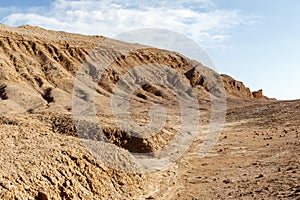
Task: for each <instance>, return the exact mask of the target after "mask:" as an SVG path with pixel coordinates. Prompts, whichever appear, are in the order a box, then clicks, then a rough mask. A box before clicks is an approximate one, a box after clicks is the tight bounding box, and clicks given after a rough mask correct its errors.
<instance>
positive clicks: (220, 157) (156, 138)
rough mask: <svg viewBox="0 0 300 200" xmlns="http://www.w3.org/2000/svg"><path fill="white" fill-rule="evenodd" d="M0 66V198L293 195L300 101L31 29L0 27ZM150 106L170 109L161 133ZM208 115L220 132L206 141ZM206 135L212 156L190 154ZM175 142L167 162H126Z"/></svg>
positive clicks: (177, 61)
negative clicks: (219, 121) (220, 124)
mask: <svg viewBox="0 0 300 200" xmlns="http://www.w3.org/2000/svg"><path fill="white" fill-rule="evenodd" d="M107 64H109V65H108V66H107V67H106V68H104V69H102V68H97V66H98V65H107ZM140 66H142V67H143V68H141V69H140V68H139V67H140ZM145 66H147V67H145ZM162 66H163V67H162ZM0 67H1V68H0V98H1V99H0V110H1V112H0V127H1V129H0V137H1V147H0V150H1V156H0V162H1V165H0V169H1V170H0V190H1V192H0V197H1V199H40V200H44V199H224V198H231V199H238V198H248V199H253V198H254V199H255V198H257V199H261V198H263V199H274V198H290V199H297V198H299V195H300V190H299V189H300V188H299V187H300V185H299V182H300V176H299V175H298V174H299V173H298V172H299V167H300V162H299V159H297V158H298V156H299V154H300V148H299V145H300V144H299V131H300V130H299V122H300V113H299V106H300V102H299V101H276V100H274V99H268V98H267V97H265V96H264V95H263V93H262V90H259V91H255V92H252V91H250V89H249V88H247V87H246V86H245V85H244V84H243V83H242V82H240V81H237V80H235V79H234V78H232V77H230V76H228V75H218V74H217V73H216V72H214V71H213V70H211V69H209V68H207V67H205V66H203V65H202V64H201V63H199V62H197V61H194V60H190V59H189V58H187V57H185V56H184V55H181V54H179V53H176V52H170V51H166V50H162V49H156V48H153V47H148V46H144V45H140V44H129V43H124V42H121V41H116V40H112V39H109V38H105V37H101V36H84V35H78V34H71V33H65V32H57V31H49V30H45V29H42V28H39V27H32V26H22V27H17V28H12V27H8V26H5V25H0ZM145 69H147V70H145ZM166 72H168V73H166ZM81 73H84V76H82V77H83V78H80V77H81ZM124 77H125V78H124ZM149 77H152V78H153V79H152V80H155V81H157V82H159V83H163V84H156V83H151V82H147V81H145V79H147V78H149ZM116 88H117V89H118V90H117V89H116ZM124 99H126V102H127V103H128V105H129V108H128V111H127V109H125V108H126V107H124V106H126V105H127V104H126V103H124V102H123V101H124ZM178 99H180V101H179V100H178ZM195 100H196V102H198V104H199V105H198V104H197V105H196V106H195V105H193V104H192V103H193V102H195ZM191 102H192V103H191ZM215 102H219V104H217V105H221V106H220V107H218V106H215ZM91 105H92V106H91ZM154 105H160V106H163V107H164V110H165V113H166V119H165V123H164V124H163V126H162V127H155V128H157V130H156V129H155V130H154V129H153V130H152V129H151V127H150V129H147V125H148V124H149V123H150V126H151V123H152V122H153V123H154V124H160V123H159V122H161V121H162V119H163V117H165V115H163V113H164V112H162V109H161V108H160V107H159V108H158V109H156V110H154V111H153V112H154V116H157V118H151V116H152V115H151V114H153V113H151V112H152V111H151V109H152V108H153V106H154ZM195 110H200V111H201V112H200V118H195V117H194V116H198V115H193V114H194V112H195ZM215 110H217V111H215ZM183 111H184V115H182V114H181V112H183ZM222 111H224V113H223V112H222ZM225 111H226V113H225ZM91 113H92V114H93V116H92V117H93V118H90V117H91ZM128 113H130V119H131V120H132V121H134V122H135V124H137V125H136V126H133V125H132V124H131V123H127V121H126V120H128V115H126V114H128ZM149 113H150V114H149ZM155 114H156V115H155ZM214 114H217V115H218V116H219V117H220V118H221V117H222V115H223V114H224V120H225V121H224V129H223V131H222V132H221V135H220V137H216V138H213V139H212V138H206V137H205V135H204V134H203V133H206V132H207V131H208V130H209V124H210V121H211V119H213V117H212V116H213V115H214ZM118 120H120V121H122V122H123V124H122V123H121V124H122V125H121V126H120V123H119V124H118ZM151 120H152V121H151ZM182 120H185V121H186V124H187V126H183V128H182V126H181V125H182V123H183V122H182ZM195 123H196V124H199V127H198V128H195V127H193V124H195ZM95 124H97V126H96V127H95ZM189 125H190V126H189ZM139 127H141V129H142V128H143V127H146V129H145V130H146V131H144V132H143V131H140V132H141V133H140V132H139V131H138V130H139ZM147 130H148V132H147ZM194 130H196V132H195V131H194ZM152 131H153V132H155V131H157V134H152ZM192 132H195V133H193V134H192ZM143 134H144V135H143ZM177 135H179V136H178V137H177ZM187 135H192V136H193V137H192V138H191V137H187ZM185 138H191V139H193V141H186V142H187V143H188V142H191V144H190V145H189V146H188V149H184V148H183V147H182V149H181V146H184V145H185V144H186V143H184V142H183V143H181V142H182V141H181V140H184V139H185ZM177 140H178V141H177ZM209 140H214V141H215V142H217V143H216V145H215V146H214V148H213V149H212V152H210V153H209V154H208V156H207V157H205V158H200V157H199V156H196V155H198V153H199V149H200V146H201V145H202V144H204V143H207V142H208V141H209ZM104 141H105V142H104ZM173 141H175V143H174V145H173V146H174V147H170V150H169V151H168V152H169V153H168V154H167V156H170V158H172V159H173V157H172V156H173V153H170V152H172V150H174V149H175V150H178V151H179V152H180V153H181V154H179V153H178V155H177V154H176V153H174V154H175V155H174V158H176V159H175V160H172V164H171V165H168V166H167V167H164V168H163V169H160V170H149V171H147V172H146V173H142V172H141V171H140V170H139V166H137V165H135V164H131V162H132V160H131V154H130V153H135V154H143V155H146V154H147V155H148V154H149V155H155V156H157V157H155V156H154V158H157V159H159V158H161V157H164V156H166V155H165V154H163V153H161V154H160V152H161V151H160V150H161V149H163V148H164V147H165V146H167V145H168V144H170V143H171V144H173V143H172V142H173ZM99 143H101V145H100V146H99ZM115 147H117V148H118V149H119V150H117V151H115V150H114V148H115ZM93 150H95V151H96V152H97V155H94V154H93V153H95V151H93ZM99 152H100V153H99ZM157 152H158V153H157ZM98 153H99V154H98ZM171 154H172V156H171ZM160 156H161V157H160ZM176 156H177V157H176ZM146 164H147V162H146ZM124 166H125V167H124ZM146 168H147V167H146ZM120 169H122V170H120ZM124 169H125V170H124ZM127 170H128V171H127Z"/></svg>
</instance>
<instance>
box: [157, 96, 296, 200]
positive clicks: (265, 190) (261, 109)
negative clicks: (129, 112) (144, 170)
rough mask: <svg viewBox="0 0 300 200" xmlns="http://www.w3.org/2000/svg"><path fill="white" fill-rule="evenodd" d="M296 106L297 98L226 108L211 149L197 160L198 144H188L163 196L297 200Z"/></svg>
mask: <svg viewBox="0 0 300 200" xmlns="http://www.w3.org/2000/svg"><path fill="white" fill-rule="evenodd" d="M299 108H300V101H291V102H275V103H267V104H265V103H263V104H260V105H257V104H255V105H250V106H246V107H239V108H232V109H229V110H228V115H227V122H226V125H225V128H224V130H223V132H222V134H221V136H220V139H219V141H218V144H217V145H216V146H215V148H214V150H213V151H212V152H211V153H210V154H209V155H208V156H207V157H205V158H202V159H201V158H199V157H198V155H197V150H198V149H199V145H194V146H192V148H191V149H190V151H189V153H188V154H187V155H186V156H185V157H183V158H182V159H181V160H180V161H178V169H177V170H176V169H174V170H176V171H177V173H178V174H177V175H178V179H177V181H176V184H173V185H174V186H171V187H170V188H169V190H168V192H167V193H168V194H167V195H165V196H167V197H168V198H169V199H300V173H299V172H300V159H299V156H300V127H299V124H300V110H299ZM236 119H238V120H236ZM198 142H199V141H198ZM195 143H197V141H196V142H195ZM172 187H173V188H175V189H172ZM160 195H162V193H160V194H158V193H157V194H156V196H155V197H156V198H157V199H162V198H161V196H160ZM164 199H165V198H164Z"/></svg>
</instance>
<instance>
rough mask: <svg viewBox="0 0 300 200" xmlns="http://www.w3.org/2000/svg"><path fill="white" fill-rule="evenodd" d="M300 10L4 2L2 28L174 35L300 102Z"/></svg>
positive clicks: (208, 1)
mask: <svg viewBox="0 0 300 200" xmlns="http://www.w3.org/2000/svg"><path fill="white" fill-rule="evenodd" d="M299 8H300V2H299V1H296V0H285V1H283V0H277V1H271V0H183V1H170V0H160V1H151V0H148V1H146V0H140V1H130V0H123V1H122V0H101V1H97V0H77V1H71V0H52V1H51V0H35V1H17V0H10V1H1V4H0V22H1V23H4V24H7V25H10V26H18V25H23V24H30V25H38V26H41V27H44V28H47V29H55V30H65V31H69V32H76V33H82V34H90V35H104V36H108V37H114V36H115V35H117V34H120V33H122V32H126V31H131V30H134V29H139V28H164V29H170V30H172V31H176V32H179V33H181V34H184V35H186V36H188V37H190V38H191V39H193V40H194V41H196V42H197V43H198V44H199V45H200V46H201V47H203V48H204V49H205V51H206V52H207V53H208V55H209V56H210V58H211V59H212V60H213V62H214V64H215V66H216V68H217V71H218V72H220V73H226V74H229V75H231V76H233V77H234V78H236V79H239V80H241V81H243V82H244V83H245V84H246V85H247V86H249V87H250V88H251V89H252V90H258V89H260V88H262V89H264V92H265V94H266V95H267V96H270V97H275V98H278V99H299V98H300V90H299V85H300V78H299V75H300V66H299V65H300V61H299V57H300V56H299V54H300V40H299V35H300V26H299V20H298V19H300V12H299ZM297 20H298V21H297Z"/></svg>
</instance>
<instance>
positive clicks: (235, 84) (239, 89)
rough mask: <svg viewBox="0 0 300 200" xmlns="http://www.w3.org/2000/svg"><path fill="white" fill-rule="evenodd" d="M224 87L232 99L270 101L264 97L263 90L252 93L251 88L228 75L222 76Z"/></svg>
mask: <svg viewBox="0 0 300 200" xmlns="http://www.w3.org/2000/svg"><path fill="white" fill-rule="evenodd" d="M221 77H222V80H223V83H224V87H225V89H226V91H227V93H228V94H229V95H230V97H237V98H255V99H264V100H266V99H268V97H266V96H264V95H263V90H262V89H261V90H258V91H254V92H251V90H250V88H248V87H246V86H245V85H244V83H243V82H241V81H237V80H235V79H234V78H232V77H231V76H228V75H226V74H222V75H221Z"/></svg>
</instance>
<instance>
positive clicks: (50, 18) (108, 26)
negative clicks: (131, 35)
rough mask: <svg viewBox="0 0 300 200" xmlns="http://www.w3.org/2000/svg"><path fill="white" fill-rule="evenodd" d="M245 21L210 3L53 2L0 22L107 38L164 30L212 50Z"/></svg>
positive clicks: (164, 0) (190, 0) (168, 0)
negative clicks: (142, 29)
mask: <svg viewBox="0 0 300 200" xmlns="http://www.w3.org/2000/svg"><path fill="white" fill-rule="evenodd" d="M245 20H247V19H246V18H245V17H243V16H241V15H240V14H239V12H238V11H235V10H220V9H215V6H214V3H213V2H212V1H211V0H185V1H175V2H174V1H171V0H161V1H150V0H148V1H147V0H140V1H131V0H101V1H96V0H79V1H72V0H56V1H54V3H53V4H52V5H51V7H50V8H49V10H48V12H45V9H44V10H43V12H39V11H35V12H33V11H32V10H31V12H28V11H26V12H14V13H11V14H9V15H7V16H6V17H5V18H3V19H2V20H1V21H2V23H5V24H8V25H11V26H18V25H23V24H30V25H37V26H41V27H44V28H48V29H55V30H64V31H69V32H76V33H82V34H88V35H104V36H108V37H113V36H114V35H117V34H120V33H122V32H125V31H130V30H134V29H138V28H163V29H170V30H173V31H177V32H179V33H182V34H184V35H187V36H188V37H191V38H192V39H194V40H195V41H197V42H198V43H200V45H201V46H215V45H217V44H219V43H222V42H223V41H224V40H225V39H226V38H227V37H228V36H229V35H228V32H229V31H230V29H231V28H232V27H234V26H235V25H238V24H242V23H245Z"/></svg>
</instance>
